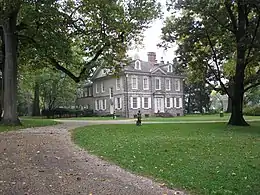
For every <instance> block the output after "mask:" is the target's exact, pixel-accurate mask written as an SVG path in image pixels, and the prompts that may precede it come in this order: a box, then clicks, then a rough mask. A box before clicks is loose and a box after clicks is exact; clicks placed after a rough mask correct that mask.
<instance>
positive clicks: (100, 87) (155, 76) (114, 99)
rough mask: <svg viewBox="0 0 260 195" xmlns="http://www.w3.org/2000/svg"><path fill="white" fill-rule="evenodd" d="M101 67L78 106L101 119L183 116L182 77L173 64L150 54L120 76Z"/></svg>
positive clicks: (87, 86)
mask: <svg viewBox="0 0 260 195" xmlns="http://www.w3.org/2000/svg"><path fill="white" fill-rule="evenodd" d="M106 71H107V70H105V69H102V68H98V69H97V70H96V71H95V72H94V74H93V76H92V78H91V82H90V83H88V84H86V85H85V86H84V87H83V88H82V89H81V93H80V96H79V97H78V98H77V105H78V106H81V107H83V108H86V109H91V110H94V112H95V113H97V114H98V115H100V116H105V115H109V114H113V113H114V112H115V113H116V115H120V116H122V117H127V118H133V117H134V115H136V113H137V112H138V110H140V111H141V114H142V115H143V116H154V115H156V114H158V113H160V114H163V113H164V114H165V115H167V116H181V115H183V97H184V95H183V78H184V77H183V76H181V75H176V74H175V69H174V65H173V64H171V63H169V62H167V63H164V61H163V60H161V61H160V62H159V63H158V62H157V60H156V53H155V52H148V61H142V60H140V59H139V58H136V59H135V60H132V61H131V62H130V63H129V64H128V65H126V66H124V67H123V69H122V70H121V72H120V73H119V76H117V77H115V76H113V75H111V74H107V73H106Z"/></svg>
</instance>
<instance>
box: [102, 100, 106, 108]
mask: <svg viewBox="0 0 260 195" xmlns="http://www.w3.org/2000/svg"><path fill="white" fill-rule="evenodd" d="M105 109H106V100H105V99H104V100H103V110H105Z"/></svg>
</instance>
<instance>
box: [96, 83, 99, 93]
mask: <svg viewBox="0 0 260 195" xmlns="http://www.w3.org/2000/svg"><path fill="white" fill-rule="evenodd" d="M96 93H99V91H98V84H96Z"/></svg>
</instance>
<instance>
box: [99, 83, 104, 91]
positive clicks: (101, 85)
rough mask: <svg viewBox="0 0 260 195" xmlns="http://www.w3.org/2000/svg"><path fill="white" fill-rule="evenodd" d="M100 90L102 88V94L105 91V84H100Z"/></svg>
mask: <svg viewBox="0 0 260 195" xmlns="http://www.w3.org/2000/svg"><path fill="white" fill-rule="evenodd" d="M100 88H101V92H104V91H105V87H104V83H103V82H102V83H101V84H100Z"/></svg>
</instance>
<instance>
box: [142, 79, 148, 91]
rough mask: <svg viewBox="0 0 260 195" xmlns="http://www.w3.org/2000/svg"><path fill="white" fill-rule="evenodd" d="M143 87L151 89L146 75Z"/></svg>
mask: <svg viewBox="0 0 260 195" xmlns="http://www.w3.org/2000/svg"><path fill="white" fill-rule="evenodd" d="M143 88H144V89H145V90H147V89H149V82H148V77H144V79H143Z"/></svg>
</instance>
